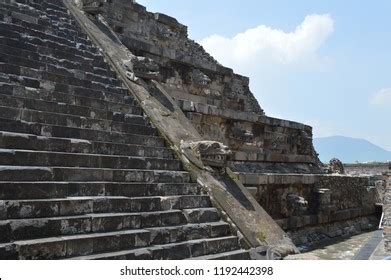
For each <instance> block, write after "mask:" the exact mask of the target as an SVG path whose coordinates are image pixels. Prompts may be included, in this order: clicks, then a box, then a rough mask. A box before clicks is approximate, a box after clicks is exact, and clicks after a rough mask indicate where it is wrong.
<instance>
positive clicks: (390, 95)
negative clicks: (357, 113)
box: [370, 88, 391, 107]
mask: <svg viewBox="0 0 391 280" xmlns="http://www.w3.org/2000/svg"><path fill="white" fill-rule="evenodd" d="M370 102H371V104H372V105H375V106H382V107H391V88H384V89H381V90H379V91H378V92H376V93H375V94H374V95H373V96H372V98H371V100H370Z"/></svg>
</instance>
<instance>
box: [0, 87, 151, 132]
mask: <svg viewBox="0 0 391 280" xmlns="http://www.w3.org/2000/svg"><path fill="white" fill-rule="evenodd" d="M0 106H1V107H10V108H19V109H29V110H34V111H45V112H52V113H57V114H66V115H73V116H80V117H84V118H92V119H97V120H99V119H100V120H112V121H116V122H125V123H131V124H138V125H144V126H146V125H148V121H147V120H146V118H145V117H143V116H142V110H141V108H139V107H131V106H129V107H128V108H129V111H128V112H126V113H124V112H115V111H107V110H99V109H92V108H89V107H85V106H77V105H71V104H66V103H59V102H50V101H43V100H36V99H29V98H24V97H19V96H12V95H3V94H1V93H0Z"/></svg>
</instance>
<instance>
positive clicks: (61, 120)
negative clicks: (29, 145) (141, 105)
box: [0, 106, 158, 136]
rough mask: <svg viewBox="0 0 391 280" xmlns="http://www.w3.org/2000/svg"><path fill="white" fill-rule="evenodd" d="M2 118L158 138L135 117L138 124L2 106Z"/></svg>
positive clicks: (0, 109)
mask: <svg viewBox="0 0 391 280" xmlns="http://www.w3.org/2000/svg"><path fill="white" fill-rule="evenodd" d="M0 118H1V119H6V120H11V121H24V122H29V123H39V124H42V125H55V126H66V127H69V128H79V129H89V130H98V131H103V132H118V133H130V132H131V133H132V134H136V135H149V136H157V134H158V133H157V130H156V128H153V127H151V126H150V125H149V123H147V122H146V120H145V119H143V118H141V120H142V121H143V122H144V124H137V122H140V121H139V118H140V116H135V117H134V118H135V120H136V124H131V123H128V122H117V121H110V120H100V119H91V118H85V117H81V116H76V115H67V114H59V113H53V112H45V111H37V110H30V109H24V108H11V107H3V106H0Z"/></svg>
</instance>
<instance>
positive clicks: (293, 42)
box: [200, 14, 334, 73]
mask: <svg viewBox="0 0 391 280" xmlns="http://www.w3.org/2000/svg"><path fill="white" fill-rule="evenodd" d="M333 30H334V22H333V19H332V18H331V16H330V15H327V14H323V15H318V14H313V15H308V16H306V17H305V19H304V21H303V22H302V23H301V24H300V25H298V26H297V27H296V29H295V30H294V31H293V32H285V31H283V30H280V29H274V28H272V27H269V26H265V25H260V26H258V27H255V28H252V29H248V30H246V31H244V32H243V33H239V34H237V35H235V36H234V37H233V38H226V37H223V36H220V35H212V36H210V37H207V38H205V39H203V40H201V42H200V43H201V45H203V46H204V48H205V49H206V51H208V52H209V53H211V54H212V55H213V56H214V57H215V58H216V59H217V60H218V61H219V62H220V63H222V64H223V65H226V66H229V67H232V68H234V69H236V70H237V68H238V69H239V71H243V72H245V73H248V72H249V71H248V68H249V67H251V68H256V67H263V66H264V65H262V64H263V63H269V64H270V63H272V64H279V65H292V64H298V63H300V64H301V63H303V62H307V61H310V60H313V59H314V58H316V57H317V54H316V53H317V50H318V49H319V48H320V47H321V46H322V45H323V43H324V42H325V41H326V40H327V38H328V37H329V36H330V35H331V34H332V33H333ZM253 70H254V69H253Z"/></svg>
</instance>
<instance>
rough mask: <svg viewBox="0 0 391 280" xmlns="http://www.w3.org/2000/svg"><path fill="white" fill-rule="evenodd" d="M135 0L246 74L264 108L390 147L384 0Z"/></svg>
mask: <svg viewBox="0 0 391 280" xmlns="http://www.w3.org/2000/svg"><path fill="white" fill-rule="evenodd" d="M138 2H139V3H140V4H143V5H145V6H147V8H148V10H150V11H153V12H162V13H166V14H168V15H171V16H174V17H176V18H177V19H178V20H179V21H180V22H181V23H183V24H185V25H187V26H189V34H190V37H191V38H192V39H194V40H196V41H198V42H200V43H202V44H203V45H204V47H205V48H206V49H207V50H208V51H209V52H211V54H212V55H213V56H215V57H216V58H217V59H218V60H219V61H220V62H221V63H222V64H224V65H226V66H229V67H232V68H233V69H234V70H235V72H237V73H239V74H244V75H247V76H250V78H251V90H252V92H253V93H254V95H255V96H256V97H257V99H258V101H259V102H260V105H261V107H262V108H263V109H264V110H265V112H266V114H267V115H269V116H274V117H279V118H284V119H290V120H295V121H299V122H304V123H307V124H309V125H312V126H313V127H314V134H315V136H318V137H319V136H320V137H321V136H331V135H344V136H351V137H357V138H365V139H367V140H369V141H371V142H373V143H375V144H377V145H380V146H382V147H384V148H386V149H388V150H391V127H390V123H391V76H390V75H391V16H390V11H391V1H388V0H384V1H376V0H374V1H353V0H344V1H341V0H328V1H326V0H323V1H322V0H318V1H314V0H295V1H288V0H285V1H282V0H274V1H263V0H247V1H246V0H243V1H232V0H214V1H210V0H209V1H207V0H198V1H190V0H188V1H186V0H166V1H163V0H138ZM387 125H388V126H387Z"/></svg>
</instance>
